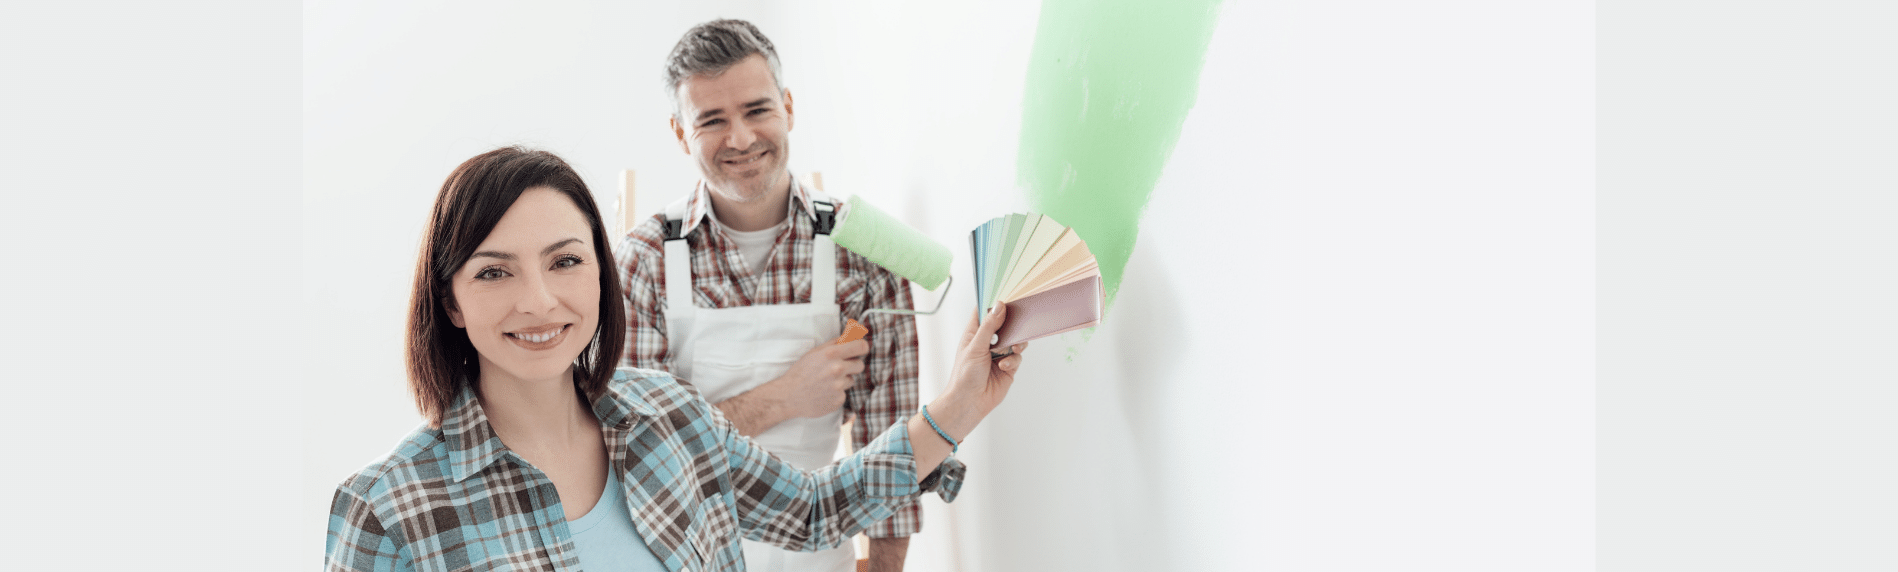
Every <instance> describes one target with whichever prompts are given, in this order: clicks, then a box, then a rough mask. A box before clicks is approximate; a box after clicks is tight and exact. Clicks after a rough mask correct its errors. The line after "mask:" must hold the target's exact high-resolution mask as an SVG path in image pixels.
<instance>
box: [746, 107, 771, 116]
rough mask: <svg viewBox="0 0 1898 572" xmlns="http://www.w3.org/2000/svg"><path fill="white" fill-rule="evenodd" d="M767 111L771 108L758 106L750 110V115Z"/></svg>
mask: <svg viewBox="0 0 1898 572" xmlns="http://www.w3.org/2000/svg"><path fill="white" fill-rule="evenodd" d="M767 111H771V110H769V109H765V108H762V107H760V108H757V109H753V110H751V113H750V115H758V114H761V113H764V112H767Z"/></svg>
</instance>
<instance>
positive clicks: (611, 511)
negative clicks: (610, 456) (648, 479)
mask: <svg viewBox="0 0 1898 572" xmlns="http://www.w3.org/2000/svg"><path fill="white" fill-rule="evenodd" d="M616 472H617V471H613V470H611V469H608V470H607V471H606V492H605V494H602V495H600V502H598V503H595V504H594V505H593V508H592V509H589V510H587V513H586V515H585V516H581V517H580V519H579V520H575V521H573V522H569V523H567V531H568V532H571V533H573V545H574V547H575V548H577V549H579V551H580V569H582V570H586V571H587V572H665V570H666V567H665V565H664V564H660V563H659V558H658V557H656V556H653V554H652V548H650V547H647V546H646V541H645V540H644V539H641V538H640V537H639V531H637V530H634V529H633V513H632V512H630V511H628V510H627V509H626V492H625V491H622V490H620V482H619V475H617V474H614V473H616Z"/></svg>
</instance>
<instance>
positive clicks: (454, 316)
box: [442, 297, 468, 330]
mask: <svg viewBox="0 0 1898 572" xmlns="http://www.w3.org/2000/svg"><path fill="white" fill-rule="evenodd" d="M442 309H443V310H447V311H448V321H450V322H454V324H455V327H457V328H461V329H464V330H466V329H468V324H467V323H464V322H463V321H462V319H461V308H457V307H455V299H454V298H452V297H451V298H449V299H447V300H442Z"/></svg>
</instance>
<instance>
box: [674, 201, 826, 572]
mask: <svg viewBox="0 0 1898 572" xmlns="http://www.w3.org/2000/svg"><path fill="white" fill-rule="evenodd" d="M689 199H690V196H688V197H687V198H683V199H680V200H678V201H675V202H673V203H672V204H671V205H669V206H667V207H666V221H667V224H666V228H667V236H666V324H667V336H666V344H667V348H668V349H669V350H670V351H671V353H672V356H673V367H674V369H675V370H676V371H674V372H673V374H674V375H675V376H677V377H680V378H683V379H685V380H686V381H687V382H689V383H691V384H692V386H693V387H696V388H698V390H699V393H701V394H703V395H704V396H705V400H706V401H707V402H710V403H718V402H720V401H724V400H726V399H731V398H732V397H733V396H736V395H738V394H740V393H744V392H746V391H750V390H751V389H752V388H754V387H757V386H759V385H763V384H764V383H765V382H767V381H771V380H772V379H776V378H777V377H778V376H779V375H782V374H783V373H784V372H785V371H787V370H789V369H790V368H791V364H792V363H795V362H796V361H797V359H798V358H800V357H803V356H804V354H805V352H808V351H810V350H811V348H814V347H817V344H821V343H828V342H829V341H830V340H832V339H835V338H836V337H837V335H838V334H839V329H840V328H841V326H839V324H838V322H840V321H841V320H842V318H841V314H842V311H841V310H840V309H839V308H838V306H837V260H836V258H837V249H836V247H835V246H834V243H832V242H831V240H830V234H829V229H830V227H831V226H832V223H833V221H834V213H835V210H834V207H833V206H832V205H834V204H835V203H833V202H831V200H830V198H829V197H826V196H824V195H822V194H821V193H816V192H812V193H811V202H812V206H813V210H815V211H816V212H817V216H818V218H819V219H820V222H819V223H818V224H817V225H816V228H817V230H818V232H817V235H816V236H815V237H814V238H815V240H813V241H812V245H811V246H812V248H813V251H812V252H811V303H809V304H772V305H760V306H745V307H741V308H726V309H710V308H699V307H697V305H696V304H694V303H693V298H694V295H695V294H694V292H695V291H694V289H693V288H692V253H691V252H690V247H689V246H688V245H687V244H686V241H685V237H684V236H683V232H681V229H683V228H684V224H683V220H684V218H685V213H686V202H687V201H688V200H689ZM826 219H828V220H826ZM843 413H844V412H843V409H842V408H838V409H837V410H836V411H832V412H830V413H829V414H826V415H824V416H822V417H817V418H805V417H799V418H794V419H789V420H786V421H784V422H782V423H779V424H777V425H775V426H772V427H771V428H770V429H766V430H765V431H764V432H763V433H760V434H758V435H754V436H752V440H754V441H757V442H758V444H759V445H762V446H763V447H764V448H765V450H767V451H771V453H772V454H774V455H777V456H778V458H780V459H783V460H785V461H786V462H789V463H791V464H792V465H793V466H796V467H797V468H800V469H804V470H811V469H817V468H821V467H823V466H825V465H829V464H830V462H831V460H832V457H833V456H834V455H835V454H836V453H837V441H838V437H839V433H840V431H839V430H840V428H841V427H842V426H843ZM740 542H741V543H742V545H743V548H744V553H745V567H746V568H747V569H750V570H755V571H759V572H849V571H851V570H855V567H856V553H855V551H854V550H853V549H852V548H851V546H850V543H848V542H846V543H844V545H843V546H839V547H837V548H832V549H828V550H821V551H818V552H792V551H788V550H784V549H782V548H778V547H777V546H773V545H771V544H766V543H763V542H755V541H751V540H741V541H740Z"/></svg>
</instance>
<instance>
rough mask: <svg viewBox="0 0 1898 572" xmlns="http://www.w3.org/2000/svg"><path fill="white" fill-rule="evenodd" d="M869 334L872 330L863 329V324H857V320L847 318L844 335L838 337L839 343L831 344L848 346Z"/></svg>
mask: <svg viewBox="0 0 1898 572" xmlns="http://www.w3.org/2000/svg"><path fill="white" fill-rule="evenodd" d="M868 333H870V329H869V328H865V327H863V324H859V323H857V321H856V320H852V319H849V318H845V319H844V335H841V336H837V341H834V342H831V343H832V344H847V343H850V342H854V341H857V340H859V339H862V338H863V335H864V334H868Z"/></svg>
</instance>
